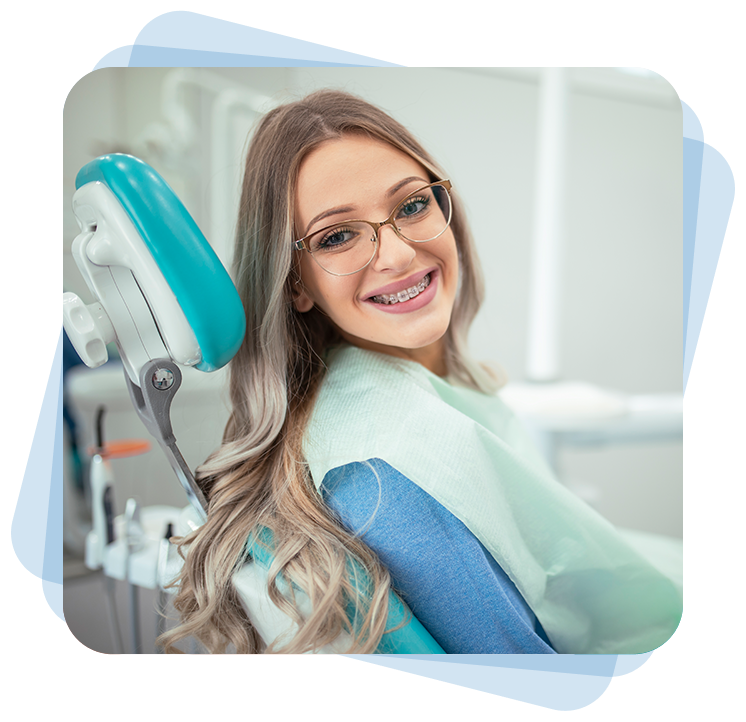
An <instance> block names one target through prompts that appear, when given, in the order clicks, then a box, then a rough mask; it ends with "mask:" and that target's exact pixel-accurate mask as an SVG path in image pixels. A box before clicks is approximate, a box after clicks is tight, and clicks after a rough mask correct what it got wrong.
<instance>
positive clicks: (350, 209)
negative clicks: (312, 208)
mask: <svg viewBox="0 0 746 722" xmlns="http://www.w3.org/2000/svg"><path fill="white" fill-rule="evenodd" d="M412 181H420V182H421V183H422V184H423V185H427V184H428V183H429V182H430V181H428V180H425V179H424V178H422V177H420V176H418V175H411V176H409V177H408V178H404V179H402V180H400V181H399V182H398V183H395V184H394V185H393V186H391V188H389V189H388V190H387V191H386V197H387V198H390V197H391V196H394V195H396V194H397V193H398V192H399V191H400V190H401V189H402V188H403V187H404V186H405V185H407V183H411V182H412ZM354 210H355V209H354V208H353V207H352V206H341V207H339V208H330V209H329V210H328V211H324V212H323V213H319V214H318V215H317V216H314V217H313V218H312V219H311V222H310V223H309V224H308V225H307V226H306V230H305V232H304V233H303V236H304V237H305V236H307V235H308V233H309V231H310V230H311V228H312V227H313V226H314V224H315V223H318V222H319V221H320V220H322V219H324V218H328V217H329V216H338V215H340V214H342V213H352V212H353V211H354Z"/></svg>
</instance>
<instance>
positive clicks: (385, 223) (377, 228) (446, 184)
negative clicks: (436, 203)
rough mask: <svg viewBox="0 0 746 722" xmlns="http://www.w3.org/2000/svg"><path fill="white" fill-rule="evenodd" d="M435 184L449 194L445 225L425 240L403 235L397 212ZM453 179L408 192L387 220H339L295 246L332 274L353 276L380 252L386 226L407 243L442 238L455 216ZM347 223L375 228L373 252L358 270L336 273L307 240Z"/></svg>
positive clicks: (306, 237) (304, 238) (302, 239)
mask: <svg viewBox="0 0 746 722" xmlns="http://www.w3.org/2000/svg"><path fill="white" fill-rule="evenodd" d="M433 186H441V187H442V188H444V189H445V192H446V194H447V195H448V208H449V211H448V219H447V221H446V224H445V226H444V227H443V230H442V231H441V232H440V233H438V235H437V236H433V237H432V238H428V239H426V240H424V241H414V240H412V239H411V238H407V237H406V236H404V235H402V232H401V231H400V230H399V228H397V226H396V223H394V221H395V220H396V214H397V213H398V212H399V209H400V208H401V207H402V206H403V205H404V204H405V203H406V202H407V201H408V200H409V199H410V198H411V197H412V196H414V195H417V193H422V191H426V190H427V189H428V188H432V187H433ZM452 187H453V186H452V184H451V181H450V180H448V179H447V178H444V179H443V180H439V181H434V182H433V183H428V184H427V185H426V186H422V187H421V188H418V189H417V190H414V191H412V192H411V193H407V195H406V197H405V198H402V200H401V201H399V202H398V203H397V204H396V205H395V206H394V210H393V211H391V214H390V215H389V217H388V218H387V219H386V220H385V221H381V222H380V223H375V222H374V221H366V220H363V219H362V218H350V219H347V220H344V221H338V222H337V223H332V224H331V225H329V226H324V228H320V229H319V230H317V231H314V232H313V233H309V234H308V235H306V236H303V238H299V239H298V240H297V241H293V242H292V243H293V247H294V248H296V249H297V250H299V251H308V253H309V254H310V256H311V258H313V260H314V261H316V263H317V264H318V266H319V267H320V268H321V269H322V270H323V271H326V272H327V273H331V275H332V276H352V275H353V274H355V273H360V271H362V270H363V269H364V268H366V267H367V266H369V265H370V263H371V261H372V260H373V259H374V258H375V257H376V253H378V237H379V231H380V230H381V228H383V227H384V226H391V227H392V228H393V229H394V233H396V235H397V236H398V237H399V238H401V239H402V240H403V241H407V243H428V242H430V241H434V240H435V239H436V238H440V237H441V236H442V235H443V234H444V233H445V232H446V231H447V230H448V227H449V226H450V225H451V218H452V217H453V200H452V199H451V188H452ZM345 223H367V224H368V225H369V226H370V227H371V228H372V229H373V237H372V238H371V239H370V240H371V241H372V242H373V244H374V247H373V253H372V254H371V256H370V258H369V259H368V262H367V263H366V264H365V265H364V266H361V267H360V268H358V269H357V270H356V271H350V272H349V273H335V272H334V271H330V270H329V269H328V268H324V266H322V265H321V263H320V262H319V261H318V260H317V259H316V258H314V251H312V250H311V249H310V248H308V246H306V243H305V242H306V241H307V240H308V239H309V238H311V236H315V235H316V234H318V233H324V232H325V231H328V230H331V229H332V228H335V227H336V226H339V225H344V224H345Z"/></svg>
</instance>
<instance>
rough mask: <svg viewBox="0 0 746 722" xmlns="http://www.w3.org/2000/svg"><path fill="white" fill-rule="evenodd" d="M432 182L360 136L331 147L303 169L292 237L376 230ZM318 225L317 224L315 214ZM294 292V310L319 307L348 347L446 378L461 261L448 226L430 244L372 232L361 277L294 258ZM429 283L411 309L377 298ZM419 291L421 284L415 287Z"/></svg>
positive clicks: (390, 150)
mask: <svg viewBox="0 0 746 722" xmlns="http://www.w3.org/2000/svg"><path fill="white" fill-rule="evenodd" d="M428 183H430V179H429V177H428V173H427V171H426V170H425V169H424V168H423V167H422V166H421V165H420V164H419V163H418V162H417V161H415V160H413V159H412V158H410V157H409V156H408V155H406V154H405V153H402V152H401V151H399V150H397V149H396V148H394V147H393V146H391V145H389V144H388V143H385V142H383V141H380V140H376V139H373V138H369V137H366V136H362V135H349V136H345V137H343V138H341V139H338V140H330V141H327V142H325V143H323V144H322V145H320V146H319V147H318V148H316V149H314V150H313V151H312V152H311V153H310V154H309V155H308V156H306V158H305V159H304V161H303V163H302V164H301V167H300V173H299V176H298V186H297V193H296V199H295V223H296V232H297V233H298V234H299V236H298V237H305V236H306V235H308V234H309V233H312V232H313V231H315V230H320V229H322V228H324V227H326V226H329V225H331V224H333V223H337V222H343V221H345V220H351V219H357V220H368V221H375V222H380V221H382V220H384V219H385V218H387V217H388V216H389V214H390V213H391V212H392V210H393V209H394V207H395V206H396V205H397V203H398V202H399V201H400V200H402V199H403V198H405V197H406V196H407V195H408V194H410V193H412V192H413V191H416V190H417V189H419V188H421V187H422V186H425V185H427V184H428ZM322 215H323V218H320V219H318V220H315V219H317V218H318V217H319V216H322ZM297 253H298V254H299V264H300V275H301V287H300V290H299V291H298V293H297V295H296V297H295V306H296V308H297V309H298V310H299V311H301V312H305V311H309V310H310V309H311V308H312V307H313V306H314V305H315V306H318V307H319V308H320V309H321V310H322V311H323V312H324V313H325V314H326V315H327V316H328V317H329V318H330V319H331V321H332V322H333V323H334V325H335V326H336V327H337V328H338V329H339V331H340V333H341V335H342V337H343V338H344V339H346V340H347V341H348V342H349V343H351V344H353V345H355V346H359V347H360V348H365V349H369V350H371V351H379V352H381V353H386V354H389V355H392V356H398V357H400V358H407V359H410V360H413V361H417V362H419V363H421V364H422V365H423V366H425V367H426V368H428V369H430V370H431V371H432V372H433V373H436V374H440V375H443V374H445V373H446V368H445V362H444V353H443V351H444V346H443V335H444V334H445V332H446V330H447V329H448V324H449V323H450V320H451V312H452V310H453V303H454V300H455V298H456V288H457V285H458V275H459V274H458V253H457V250H456V241H455V239H454V236H453V232H452V230H451V229H450V227H449V228H448V229H447V230H446V231H445V233H443V235H441V236H440V237H439V238H436V239H435V240H432V241H428V242H427V243H410V242H408V241H404V240H402V239H401V238H399V237H398V236H397V235H396V233H395V232H394V230H393V228H391V226H390V225H386V226H384V227H383V228H382V229H381V230H380V231H379V241H378V252H377V253H376V256H375V258H374V259H373V260H372V261H371V262H370V264H368V266H366V267H365V268H364V269H363V270H362V271H360V272H358V273H355V274H352V275H350V276H333V275H332V274H330V273H327V272H326V271H325V270H324V269H322V268H321V267H320V266H319V265H318V264H317V263H316V262H315V261H314V260H313V258H311V255H310V254H309V253H307V252H306V251H298V252H297ZM426 276H429V285H428V286H427V287H426V288H425V290H424V291H422V292H421V293H420V294H419V295H417V296H415V297H414V298H411V299H410V300H408V301H404V302H401V303H395V304H382V303H378V302H376V301H374V300H373V297H374V296H380V295H381V294H396V293H397V292H399V291H403V290H405V289H411V288H412V287H415V286H417V285H418V284H420V283H421V282H422V281H423V279H424V280H425V283H427V279H426ZM420 288H422V286H420Z"/></svg>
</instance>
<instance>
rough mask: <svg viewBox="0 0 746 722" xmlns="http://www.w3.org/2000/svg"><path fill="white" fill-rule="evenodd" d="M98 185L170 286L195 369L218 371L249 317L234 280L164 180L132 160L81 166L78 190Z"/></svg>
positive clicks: (107, 158)
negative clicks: (193, 346) (194, 351)
mask: <svg viewBox="0 0 746 722" xmlns="http://www.w3.org/2000/svg"><path fill="white" fill-rule="evenodd" d="M94 181H100V182H101V183H104V184H105V185H106V186H107V187H108V188H109V190H110V191H111V192H112V193H113V194H114V195H115V196H116V197H117V199H118V200H119V202H120V203H121V204H122V207H123V208H124V210H125V212H126V213H127V215H128V216H129V217H130V220H131V221H132V223H133V224H134V226H135V228H136V229H137V231H138V233H139V234H140V236H141V237H142V239H143V241H144V243H145V245H146V246H147V248H148V250H149V251H150V253H151V255H152V256H153V259H154V260H155V262H156V264H157V265H158V267H159V268H160V270H161V273H162V274H163V277H164V278H165V279H166V283H168V285H169V286H170V287H171V290H172V291H173V293H174V295H175V296H176V300H177V302H178V304H179V306H180V307H181V310H182V311H183V312H184V316H185V317H186V320H187V322H188V323H189V325H190V326H191V327H192V331H193V332H194V335H195V337H196V339H197V343H198V344H199V347H200V350H201V352H202V361H201V362H200V363H199V364H198V365H197V367H196V368H198V369H200V370H201V371H215V370H216V369H219V368H221V367H222V366H225V364H227V363H228V361H230V360H231V359H232V358H233V356H234V355H235V353H236V351H238V348H239V346H240V345H241V342H242V341H243V337H244V332H245V330H246V317H245V315H244V312H243V306H242V304H241V299H240V298H239V296H238V292H237V291H236V288H235V286H234V285H233V281H231V278H230V276H229V275H228V272H227V271H226V270H225V268H224V266H223V264H222V263H221V262H220V259H219V258H218V257H217V255H216V254H215V252H214V251H213V250H212V247H211V246H210V244H209V243H208V242H207V240H206V239H205V237H204V236H203V235H202V232H201V231H200V230H199V228H198V227H197V224H196V223H195V222H194V220H193V219H192V217H191V216H190V215H189V212H188V211H187V210H186V208H185V207H184V205H183V204H182V202H181V201H180V200H179V199H178V197H177V196H176V194H175V193H174V192H173V190H171V188H170V186H169V185H168V184H167V183H166V181H164V180H163V178H161V176H160V175H158V173H156V172H155V171H154V170H153V169H152V168H151V167H150V166H149V165H147V163H143V161H141V160H140V159H139V158H134V157H133V156H131V155H124V154H120V153H113V154H111V155H104V156H101V157H100V158H96V160H93V161H91V162H90V163H88V164H87V165H85V166H83V168H81V169H80V172H79V173H78V176H77V178H76V179H75V187H76V188H80V187H81V186H84V185H85V184H86V183H92V182H94Z"/></svg>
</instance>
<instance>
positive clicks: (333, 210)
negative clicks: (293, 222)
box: [303, 206, 355, 236]
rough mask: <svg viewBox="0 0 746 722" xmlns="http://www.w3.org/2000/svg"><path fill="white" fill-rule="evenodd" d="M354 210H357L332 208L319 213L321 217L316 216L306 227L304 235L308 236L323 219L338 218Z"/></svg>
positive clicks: (346, 207)
mask: <svg viewBox="0 0 746 722" xmlns="http://www.w3.org/2000/svg"><path fill="white" fill-rule="evenodd" d="M353 210H355V209H354V208H352V207H351V206H342V207H341V208H330V209H329V210H328V211H324V212H323V213H319V215H317V216H314V217H313V218H312V219H311V222H310V223H309V224H308V225H307V226H306V231H305V233H304V234H303V235H304V236H307V235H308V232H309V231H310V230H311V227H312V226H313V225H314V223H318V222H319V221H320V220H321V219H322V218H327V217H328V216H338V215H339V214H340V213H352V211H353Z"/></svg>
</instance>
